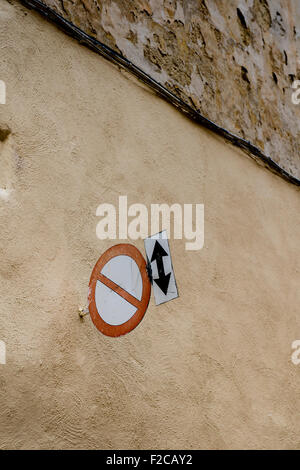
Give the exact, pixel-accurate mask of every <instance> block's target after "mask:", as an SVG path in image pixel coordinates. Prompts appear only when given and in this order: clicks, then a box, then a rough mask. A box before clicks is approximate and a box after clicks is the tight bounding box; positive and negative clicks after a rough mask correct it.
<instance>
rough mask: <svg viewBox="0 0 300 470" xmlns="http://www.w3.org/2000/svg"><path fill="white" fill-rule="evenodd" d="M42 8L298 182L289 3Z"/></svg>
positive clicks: (299, 110)
mask: <svg viewBox="0 0 300 470" xmlns="http://www.w3.org/2000/svg"><path fill="white" fill-rule="evenodd" d="M44 3H46V4H47V5H49V6H50V7H52V8H53V9H55V10H57V11H58V12H59V13H60V14H61V15H62V16H64V17H65V18H67V19H68V20H70V21H71V22H72V23H74V24H75V25H77V26H79V27H80V28H81V29H83V30H84V31H85V32H87V33H88V34H90V35H92V36H95V37H97V38H98V39H99V40H100V41H102V42H104V43H105V44H106V45H108V46H110V47H112V48H113V49H115V50H117V51H119V52H121V53H122V54H123V55H124V56H125V57H127V58H128V59H130V60H131V61H132V62H133V63H135V64H136V65H138V66H140V67H141V68H142V69H143V70H144V71H146V72H148V73H149V74H150V75H151V76H152V77H153V78H155V79H156V80H157V81H158V82H160V83H161V84H163V85H165V86H166V87H168V88H169V89H170V90H172V91H173V92H174V93H175V94H177V95H179V96H180V97H181V98H183V99H184V100H185V101H187V102H188V103H189V104H191V105H192V106H194V107H195V108H196V109H198V110H200V112H201V113H202V114H204V115H205V116H206V117H208V118H209V119H211V120H213V121H215V122H216V123H218V124H219V125H221V126H223V127H225V128H227V129H228V130H230V131H232V132H234V133H236V134H238V135H240V136H242V137H244V138H246V139H247V140H250V141H251V142H252V143H254V144H256V145H257V146H259V147H260V148H261V149H262V150H263V151H264V152H265V153H266V154H268V155H269V156H271V158H273V160H275V161H276V162H277V163H279V164H280V165H281V166H282V167H283V168H284V169H286V170H287V171H289V172H290V173H291V174H293V175H294V176H296V177H298V178H299V177H300V158H299V150H300V148H299V142H300V106H296V105H294V104H292V101H291V94H292V83H293V81H294V80H295V78H296V77H298V78H300V64H299V62H298V63H297V60H298V59H299V43H300V4H299V2H298V0H272V1H270V0H268V1H267V0H130V1H124V0H103V1H97V0H44ZM297 45H298V52H297Z"/></svg>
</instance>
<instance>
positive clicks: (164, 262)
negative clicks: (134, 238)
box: [144, 230, 178, 305]
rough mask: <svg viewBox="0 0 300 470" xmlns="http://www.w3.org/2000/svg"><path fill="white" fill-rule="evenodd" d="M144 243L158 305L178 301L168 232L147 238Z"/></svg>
mask: <svg viewBox="0 0 300 470" xmlns="http://www.w3.org/2000/svg"><path fill="white" fill-rule="evenodd" d="M144 243H145V250H146V255H147V263H148V266H149V267H150V269H149V271H150V273H151V277H152V280H151V282H152V287H153V291H154V297H155V303H156V305H160V304H163V303H164V302H168V301H169V300H172V299H176V297H178V290H177V285H176V280H175V276H174V270H173V266H172V260H171V254H170V247H169V242H168V238H167V232H166V230H164V231H163V232H160V233H157V234H156V235H152V236H151V237H149V238H146V239H145V240H144Z"/></svg>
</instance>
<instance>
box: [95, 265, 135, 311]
mask: <svg viewBox="0 0 300 470" xmlns="http://www.w3.org/2000/svg"><path fill="white" fill-rule="evenodd" d="M98 280H99V281H100V282H102V283H103V284H105V285H106V287H109V289H111V290H113V291H114V292H116V294H118V295H120V296H121V297H123V299H125V300H127V302H129V303H130V304H132V305H133V306H134V307H136V308H140V306H141V302H140V301H139V300H138V299H136V298H135V297H133V295H131V294H129V292H127V291H126V290H124V289H123V288H122V287H120V286H118V284H116V283H115V282H113V281H111V280H110V279H108V277H106V276H104V275H103V274H101V273H100V274H99V275H98Z"/></svg>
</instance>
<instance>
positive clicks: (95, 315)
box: [88, 243, 151, 336]
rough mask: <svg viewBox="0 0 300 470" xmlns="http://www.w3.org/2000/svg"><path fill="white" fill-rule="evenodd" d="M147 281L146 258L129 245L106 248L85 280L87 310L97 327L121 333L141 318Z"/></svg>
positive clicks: (146, 298)
mask: <svg viewBox="0 0 300 470" xmlns="http://www.w3.org/2000/svg"><path fill="white" fill-rule="evenodd" d="M150 293H151V284H150V281H149V278H148V274H147V267H146V261H145V260H144V258H143V256H142V254H141V253H140V251H139V250H138V249H137V248H136V247H135V246H133V245H129V244H127V243H121V244H119V245H115V246H113V247H111V248H109V249H108V250H107V251H105V253H103V255H102V256H101V257H100V258H99V260H98V261H97V263H96V265H95V267H94V269H93V272H92V275H91V278H90V283H89V297H88V300H89V312H90V315H91V317H92V320H93V322H94V325H95V326H96V328H98V330H100V331H101V332H102V333H103V334H105V335H107V336H121V335H124V334H126V333H129V332H130V331H131V330H133V329H134V328H135V327H136V326H137V325H138V324H139V323H140V321H141V320H142V318H143V316H144V314H145V312H146V309H147V307H148V304H149V299H150Z"/></svg>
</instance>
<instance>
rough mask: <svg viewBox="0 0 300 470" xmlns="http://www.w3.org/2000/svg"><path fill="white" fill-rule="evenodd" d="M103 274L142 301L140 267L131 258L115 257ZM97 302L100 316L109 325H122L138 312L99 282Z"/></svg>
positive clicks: (103, 270)
mask: <svg viewBox="0 0 300 470" xmlns="http://www.w3.org/2000/svg"><path fill="white" fill-rule="evenodd" d="M101 274H103V275H104V276H105V277H107V278H108V279H110V280H111V281H113V282H114V283H115V284H117V285H118V286H120V287H122V288H123V289H124V290H126V291H127V292H128V293H129V294H131V295H132V296H133V297H135V298H136V299H137V300H141V298H142V290H143V283H142V276H141V273H140V270H139V268H138V265H137V264H136V262H135V261H134V259H132V258H130V256H126V255H120V256H115V257H114V258H112V259H111V260H109V261H108V262H107V263H106V265H105V266H104V267H103V269H102V271H101ZM95 301H96V307H97V310H98V313H99V315H100V316H101V318H102V319H103V320H104V321H105V322H106V323H108V324H109V325H122V324H123V323H125V322H126V321H128V320H129V319H130V318H131V317H132V316H133V315H134V314H135V312H136V311H137V308H136V307H135V306H134V305H132V304H131V303H130V302H128V301H127V300H126V299H124V298H123V297H121V296H120V295H119V294H117V292H115V291H114V290H112V289H110V288H109V287H107V286H106V285H105V284H103V283H102V282H101V281H99V280H98V281H97V284H96V290H95Z"/></svg>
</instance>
